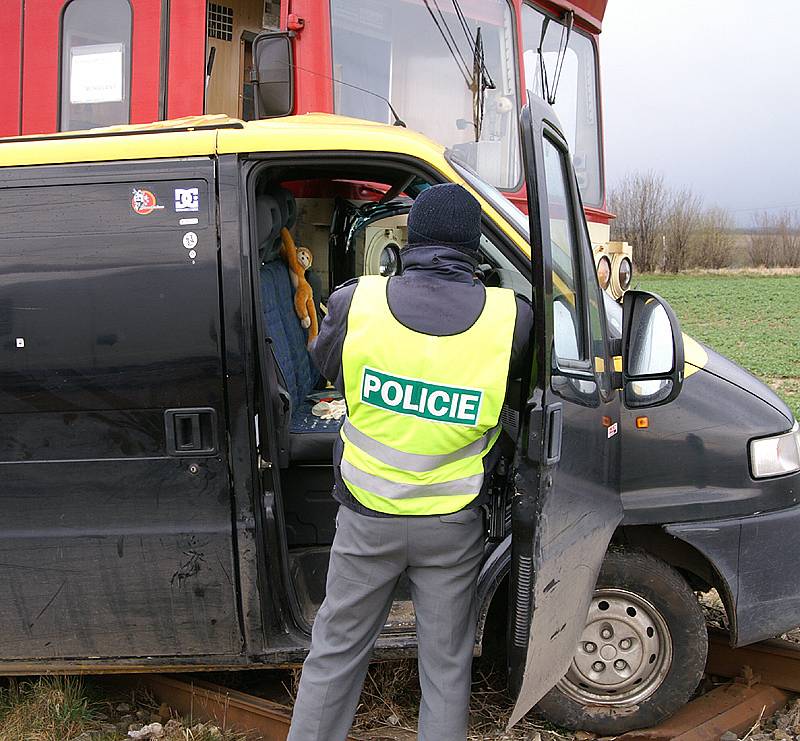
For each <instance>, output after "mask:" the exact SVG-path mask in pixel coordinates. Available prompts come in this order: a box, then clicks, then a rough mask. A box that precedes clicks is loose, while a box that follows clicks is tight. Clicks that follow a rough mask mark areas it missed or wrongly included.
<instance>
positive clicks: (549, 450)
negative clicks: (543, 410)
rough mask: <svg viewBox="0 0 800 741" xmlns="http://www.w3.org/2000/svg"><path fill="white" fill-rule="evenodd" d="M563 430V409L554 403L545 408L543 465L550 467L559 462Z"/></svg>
mask: <svg viewBox="0 0 800 741" xmlns="http://www.w3.org/2000/svg"><path fill="white" fill-rule="evenodd" d="M563 429H564V422H563V407H562V406H561V402H560V401H559V402H555V403H554V404H550V405H548V407H547V424H546V426H545V431H544V434H545V440H546V453H545V461H544V462H545V465H547V466H551V465H553V464H554V463H558V462H559V460H561V433H562V431H563Z"/></svg>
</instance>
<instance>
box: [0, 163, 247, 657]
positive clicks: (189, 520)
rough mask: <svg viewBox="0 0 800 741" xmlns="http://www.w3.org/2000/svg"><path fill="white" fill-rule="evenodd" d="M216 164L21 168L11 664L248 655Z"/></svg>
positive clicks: (0, 439)
mask: <svg viewBox="0 0 800 741" xmlns="http://www.w3.org/2000/svg"><path fill="white" fill-rule="evenodd" d="M214 192H215V187H214V167H213V163H212V162H211V161H210V160H208V159H195V160H182V161H180V162H172V163H170V162H161V163H155V164H146V165H142V164H138V163H133V164H131V163H126V164H124V165H118V164H109V165H92V166H91V167H86V166H60V167H52V168H19V169H17V170H8V169H7V170H5V171H4V181H3V183H2V186H0V223H2V224H3V228H2V232H0V543H2V550H3V553H2V557H0V583H2V584H3V590H4V599H3V600H2V601H0V657H1V660H0V671H2V666H3V664H2V661H9V660H16V661H17V662H19V661H24V660H30V659H66V658H78V659H81V658H82V659H87V658H88V659H103V658H106V657H158V656H194V655H231V654H238V653H239V652H240V650H241V633H240V629H239V621H238V615H237V610H238V608H237V605H238V603H237V593H236V588H235V567H234V556H233V532H232V519H231V501H230V482H229V475H228V466H227V460H226V458H227V445H226V436H225V429H226V418H225V414H226V411H225V406H224V399H223V394H224V378H225V376H224V368H223V361H222V346H221V345H222V332H221V327H220V296H219V285H218V274H219V271H218V244H217V230H216V225H215V221H214V218H215V217H214V214H215V210H214V202H213V197H214Z"/></svg>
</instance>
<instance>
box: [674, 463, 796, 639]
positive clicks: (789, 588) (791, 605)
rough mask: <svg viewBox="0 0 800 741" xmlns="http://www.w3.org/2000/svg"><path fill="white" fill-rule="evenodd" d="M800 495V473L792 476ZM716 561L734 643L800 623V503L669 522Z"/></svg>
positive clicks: (772, 634) (677, 534)
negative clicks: (750, 512) (728, 516)
mask: <svg viewBox="0 0 800 741" xmlns="http://www.w3.org/2000/svg"><path fill="white" fill-rule="evenodd" d="M786 482H787V484H788V485H789V488H790V489H792V490H793V491H792V494H793V495H794V497H793V498H794V499H795V501H796V500H797V498H798V495H800V486H799V485H800V475H798V474H794V475H792V476H787V477H786ZM664 529H665V530H666V531H667V532H668V533H669V534H670V535H672V536H674V537H676V538H679V539H680V540H683V541H685V542H687V543H689V544H690V545H692V546H694V547H695V548H696V549H697V550H698V551H700V553H702V554H703V555H704V556H705V557H706V558H707V559H708V560H709V561H710V563H711V565H712V566H713V568H714V569H715V570H716V572H717V573H718V574H719V576H720V578H721V579H722V581H723V582H724V586H725V588H726V590H727V595H726V597H727V600H726V603H727V604H728V606H729V608H732V609H733V612H734V613H735V614H733V615H729V618H731V644H732V645H734V646H745V645H747V644H749V643H755V642H756V641H762V640H764V639H766V638H774V637H775V636H778V635H780V634H782V633H785V632H786V631H788V630H791V629H792V628H796V627H798V626H800V505H797V506H794V507H790V508H787V509H781V510H777V511H774V512H765V513H763V514H755V515H751V516H748V517H736V518H731V519H727V520H708V521H705V522H683V523H677V524H674V525H665V526H664Z"/></svg>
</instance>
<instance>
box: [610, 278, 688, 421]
mask: <svg viewBox="0 0 800 741" xmlns="http://www.w3.org/2000/svg"><path fill="white" fill-rule="evenodd" d="M682 386H683V335H682V333H681V327H680V324H679V323H678V319H677V317H676V316H675V312H674V311H672V307H670V305H669V304H668V303H667V302H666V301H664V299H663V298H661V297H660V296H656V295H655V294H654V293H648V292H647V291H628V292H627V293H626V294H625V298H624V299H623V304H622V388H623V392H622V393H623V399H624V401H625V406H626V407H628V408H629V409H642V408H645V407H655V406H660V405H661V404H668V403H669V402H671V401H673V400H674V399H675V398H676V397H677V396H678V394H680V392H681V387H682Z"/></svg>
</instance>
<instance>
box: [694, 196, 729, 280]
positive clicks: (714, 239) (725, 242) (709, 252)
mask: <svg viewBox="0 0 800 741" xmlns="http://www.w3.org/2000/svg"><path fill="white" fill-rule="evenodd" d="M733 229H734V224H733V218H732V217H731V215H730V213H729V212H728V211H726V210H725V209H724V208H719V207H716V206H712V207H711V208H708V209H706V210H705V211H704V212H703V213H702V214H701V215H700V219H699V222H698V226H697V233H696V234H695V238H694V240H693V249H692V254H691V260H690V262H691V265H692V267H698V268H711V269H712V270H718V269H719V268H727V267H730V265H731V263H732V261H733V260H732V258H733V250H734V246H735V244H736V239H735V237H734V233H733Z"/></svg>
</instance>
